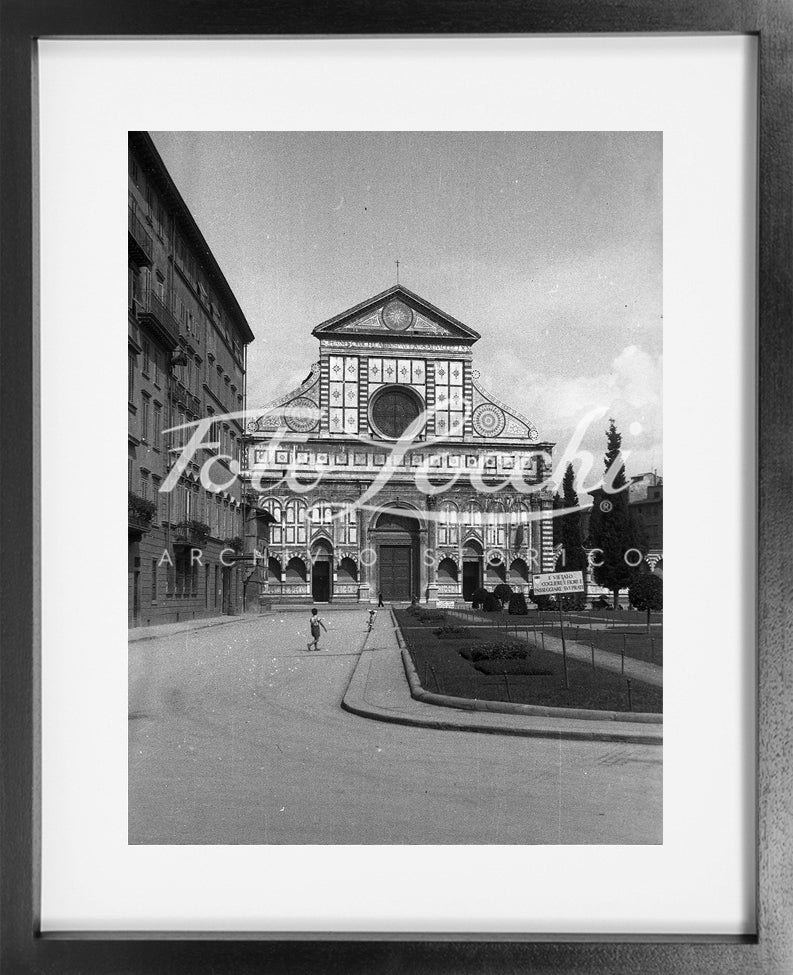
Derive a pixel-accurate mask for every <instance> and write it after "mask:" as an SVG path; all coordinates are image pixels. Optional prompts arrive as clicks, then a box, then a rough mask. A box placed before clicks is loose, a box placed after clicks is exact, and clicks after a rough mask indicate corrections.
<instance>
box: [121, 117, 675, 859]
mask: <svg viewBox="0 0 793 975" xmlns="http://www.w3.org/2000/svg"><path fill="white" fill-rule="evenodd" d="M661 163H662V140H661V135H660V133H655V132H587V133H576V132H508V133H499V132H444V133H432V132H426V133H424V132H233V133H214V132H162V133H145V132H132V133H130V135H129V228H128V229H129V235H128V237H129V251H128V253H129V268H128V274H129V288H128V298H129V300H128V326H129V389H128V406H129V461H128V467H129V485H128V486H129V531H128V539H129V553H128V558H129V562H128V584H129V589H128V600H129V605H128V612H129V841H130V843H133V844H422V845H427V844H542V845H549V844H550V845H552V844H620V845H624V844H659V843H662V841H663V823H662V791H661V785H662V763H661V759H662V748H661V745H662V713H663V707H662V694H663V531H662V523H663V435H662V418H661V409H662V403H661V392H662V389H661V385H662V384H661V379H662V331H663V315H662V293H661V291H662V289H661V282H662V266H661V258H662V252H661V247H662V239H661V227H662V223H661V216H662V185H661V184H662V167H661Z"/></svg>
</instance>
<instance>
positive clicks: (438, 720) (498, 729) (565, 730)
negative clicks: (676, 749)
mask: <svg viewBox="0 0 793 975" xmlns="http://www.w3.org/2000/svg"><path fill="white" fill-rule="evenodd" d="M376 652H383V651H374V650H364V651H363V652H362V653H361V655H360V657H359V658H358V663H357V664H356V665H355V669H354V670H353V673H352V677H351V678H350V683H349V685H348V687H347V690H346V691H345V694H344V697H343V698H342V701H341V707H342V709H343V710H344V711H348V712H349V713H350V714H355V715H358V716H359V717H362V718H370V719H372V720H374V721H384V722H386V723H387V724H399V725H407V726H409V727H413V728H433V729H435V730H437V731H463V732H464V731H468V732H475V733H479V734H490V735H510V736H513V737H520V738H552V739H556V740H570V741H613V742H621V743H624V744H634V745H663V737H662V734H661V732H660V731H658V730H655V729H656V728H657V726H653V730H652V731H650V729H648V733H645V734H642V733H641V731H640V730H639V729H640V728H641V727H642V726H641V725H638V726H637V727H636V730H635V731H632V730H631V731H629V730H627V729H626V730H624V731H623V730H619V729H617V728H604V727H603V725H605V724H607V722H602V723H600V724H599V725H598V724H596V723H595V722H592V725H593V727H592V730H591V731H590V730H589V729H584V728H572V727H569V726H568V727H565V726H564V721H565V719H564V718H561V719H560V718H558V717H553V718H550V721H554V722H558V724H559V726H558V727H554V726H552V725H551V724H550V723H548V724H540V723H535V724H534V725H529V724H527V725H525V726H523V727H521V726H510V725H492V724H484V723H481V724H477V723H475V722H476V715H477V712H476V711H474V710H473V709H466V715H465V717H466V720H465V723H464V722H463V716H462V715H460V716H459V718H457V719H456V720H455V717H454V716H453V715H451V714H450V715H448V716H447V717H435V716H432V717H430V716H429V715H427V716H425V715H418V714H416V715H411V714H409V713H405V712H396V711H388V710H386V709H385V708H381V707H379V706H377V705H373V704H367V703H366V702H365V700H364V689H365V687H366V681H367V678H368V676H369V669H370V667H371V665H372V660H373V659H374V655H375V653H376ZM403 653H404V651H403ZM403 661H404V657H403ZM463 700H464V699H463ZM449 710H451V708H450V709H449ZM478 713H481V714H482V716H483V717H484V712H482V711H480V712H478ZM488 713H491V714H493V713H495V712H492V711H490V712H488ZM521 713H522V712H521ZM523 717H526V718H529V719H531V718H532V717H533V718H534V720H535V721H537V719H539V718H541V717H546V718H547V717H548V716H542V715H534V716H532V715H527V714H523ZM472 719H473V721H472ZM653 732H654V733H653Z"/></svg>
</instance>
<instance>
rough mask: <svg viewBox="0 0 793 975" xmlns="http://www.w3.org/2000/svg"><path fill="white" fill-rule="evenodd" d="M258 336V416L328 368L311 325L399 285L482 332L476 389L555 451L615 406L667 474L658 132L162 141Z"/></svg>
mask: <svg viewBox="0 0 793 975" xmlns="http://www.w3.org/2000/svg"><path fill="white" fill-rule="evenodd" d="M152 138H153V139H154V142H155V144H156V145H157V148H158V149H159V151H160V153H161V155H162V157H163V160H164V161H165V164H166V166H167V167H168V169H169V171H170V173H171V176H172V177H173V179H174V181H175V183H176V185H177V187H178V188H179V190H180V192H181V194H182V196H183V197H184V199H185V202H186V203H187V205H188V207H189V208H190V210H191V211H192V213H193V215H194V217H195V219H196V222H197V223H198V225H199V227H200V228H201V230H202V232H203V234H204V236H205V238H206V240H207V243H208V244H209V246H210V248H211V249H212V252H213V253H214V255H215V258H216V259H217V261H218V264H219V265H220V267H221V269H222V270H223V272H224V274H225V276H226V278H227V279H228V281H229V284H230V285H231V287H232V289H233V291H234V293H235V294H236V296H237V299H238V301H239V303H240V305H241V307H242V309H243V311H244V313H245V315H246V317H247V319H248V322H249V324H250V326H251V328H252V330H253V333H254V335H255V336H256V341H255V342H254V343H253V344H252V345H251V346H249V349H248V407H249V409H253V408H255V407H256V406H258V405H261V406H264V405H265V404H267V403H268V402H270V401H271V400H272V399H274V398H275V397H276V396H278V395H280V394H282V393H285V392H288V391H289V390H290V389H292V388H294V387H296V386H297V385H299V383H300V382H301V381H302V380H303V379H304V378H305V377H306V375H307V374H308V371H309V368H310V366H311V364H312V363H313V362H315V361H316V360H317V359H318V358H319V343H318V342H317V340H316V339H315V338H314V337H313V336H312V335H311V330H312V329H313V328H314V326H315V325H317V324H319V323H320V322H322V321H324V320H326V319H328V318H331V317H333V316H334V315H337V314H339V313H340V312H343V311H345V310H346V309H347V308H350V307H352V306H353V305H356V304H358V303H359V302H361V301H364V300H365V299H366V298H369V297H371V296H373V295H375V294H377V293H379V292H381V291H384V290H385V289H386V288H389V287H391V286H392V285H393V284H395V283H396V264H395V262H396V260H397V259H398V260H399V262H400V267H399V280H400V283H402V284H403V285H405V286H406V287H407V288H409V289H410V290H411V291H413V292H415V293H416V294H418V295H420V296H421V297H423V298H425V299H426V300H427V301H429V302H431V303H432V304H434V305H436V306H437V307H439V308H441V309H442V310H443V311H445V312H447V313H448V314H450V315H452V316H453V317H454V318H457V319H458V320H459V321H462V322H463V323H465V324H466V325H468V326H470V327H471V328H473V329H475V330H476V331H478V332H479V333H480V334H481V335H482V338H481V339H480V341H479V342H477V343H476V345H475V346H474V350H473V351H474V367H475V368H477V369H478V370H479V371H480V374H481V378H480V382H481V383H482V385H483V386H484V387H485V388H486V389H488V390H490V391H491V392H493V393H494V394H495V395H496V396H497V397H498V398H499V399H501V400H502V401H504V402H506V403H507V404H509V405H511V406H514V407H516V408H517V409H518V410H520V411H521V412H522V413H524V414H525V415H527V416H528V417H529V418H531V419H532V421H533V422H534V424H535V426H536V427H537V429H538V431H539V434H540V439H541V440H548V441H551V442H555V443H558V444H559V446H558V447H557V450H556V453H559V452H560V451H561V450H562V449H563V448H564V446H565V445H566V444H567V442H568V441H569V440H570V437H571V436H572V433H573V431H574V429H575V428H576V426H577V425H578V424H579V422H580V421H581V418H582V417H583V416H584V415H585V414H586V413H588V412H589V411H591V410H593V409H595V408H597V407H602V408H604V409H605V416H604V418H603V419H602V420H597V421H595V422H594V423H593V424H592V425H591V427H590V428H589V430H588V433H587V434H586V436H585V437H584V440H583V444H582V445H583V447H584V448H587V449H589V450H591V451H592V452H593V453H594V454H595V455H596V465H597V466H598V468H599V466H600V458H601V457H602V454H603V452H604V448H605V434H604V431H605V428H606V426H607V423H608V418H609V417H611V416H613V417H614V419H615V420H616V423H617V428H618V429H619V430H620V432H621V433H622V435H623V449H624V450H626V451H630V454H629V456H628V459H627V469H628V473H629V474H639V473H642V472H644V471H648V470H653V469H657V470H658V472H659V473H662V472H663V455H662V427H661V413H662V410H661V394H662V352H663V349H662V337H663V336H662V332H663V306H662V263H661V260H662V146H661V134H660V133H657V132H577V133H570V132H504V133H502V132H418V133H416V132H413V133H411V132H291V133H290V132H161V133H156V132H155V133H152Z"/></svg>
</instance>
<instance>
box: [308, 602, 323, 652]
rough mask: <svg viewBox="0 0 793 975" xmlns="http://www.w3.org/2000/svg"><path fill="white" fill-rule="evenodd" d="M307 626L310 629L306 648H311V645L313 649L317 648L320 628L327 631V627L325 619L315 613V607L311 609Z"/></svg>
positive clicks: (320, 632)
mask: <svg viewBox="0 0 793 975" xmlns="http://www.w3.org/2000/svg"><path fill="white" fill-rule="evenodd" d="M309 626H310V629H311V640H310V641H309V644H308V649H309V650H311V649H312V647H313V649H314V650H319V638H320V636H321V635H322V630H324V631H325V632H326V633H327V632H328V628H327V626H325V621H324V620H323V619H322V618H321V617H320V616H318V615H317V611H316V609H312V610H311V619H310V621H309ZM320 627H321V628H322V629H320Z"/></svg>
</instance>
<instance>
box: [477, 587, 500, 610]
mask: <svg viewBox="0 0 793 975" xmlns="http://www.w3.org/2000/svg"><path fill="white" fill-rule="evenodd" d="M482 609H483V610H484V611H485V612H486V613H499V612H501V603H500V602H499V600H498V599H497V598H496V596H495V595H494V594H493V593H492V592H488V593H485V599H484V602H483V603H482Z"/></svg>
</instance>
